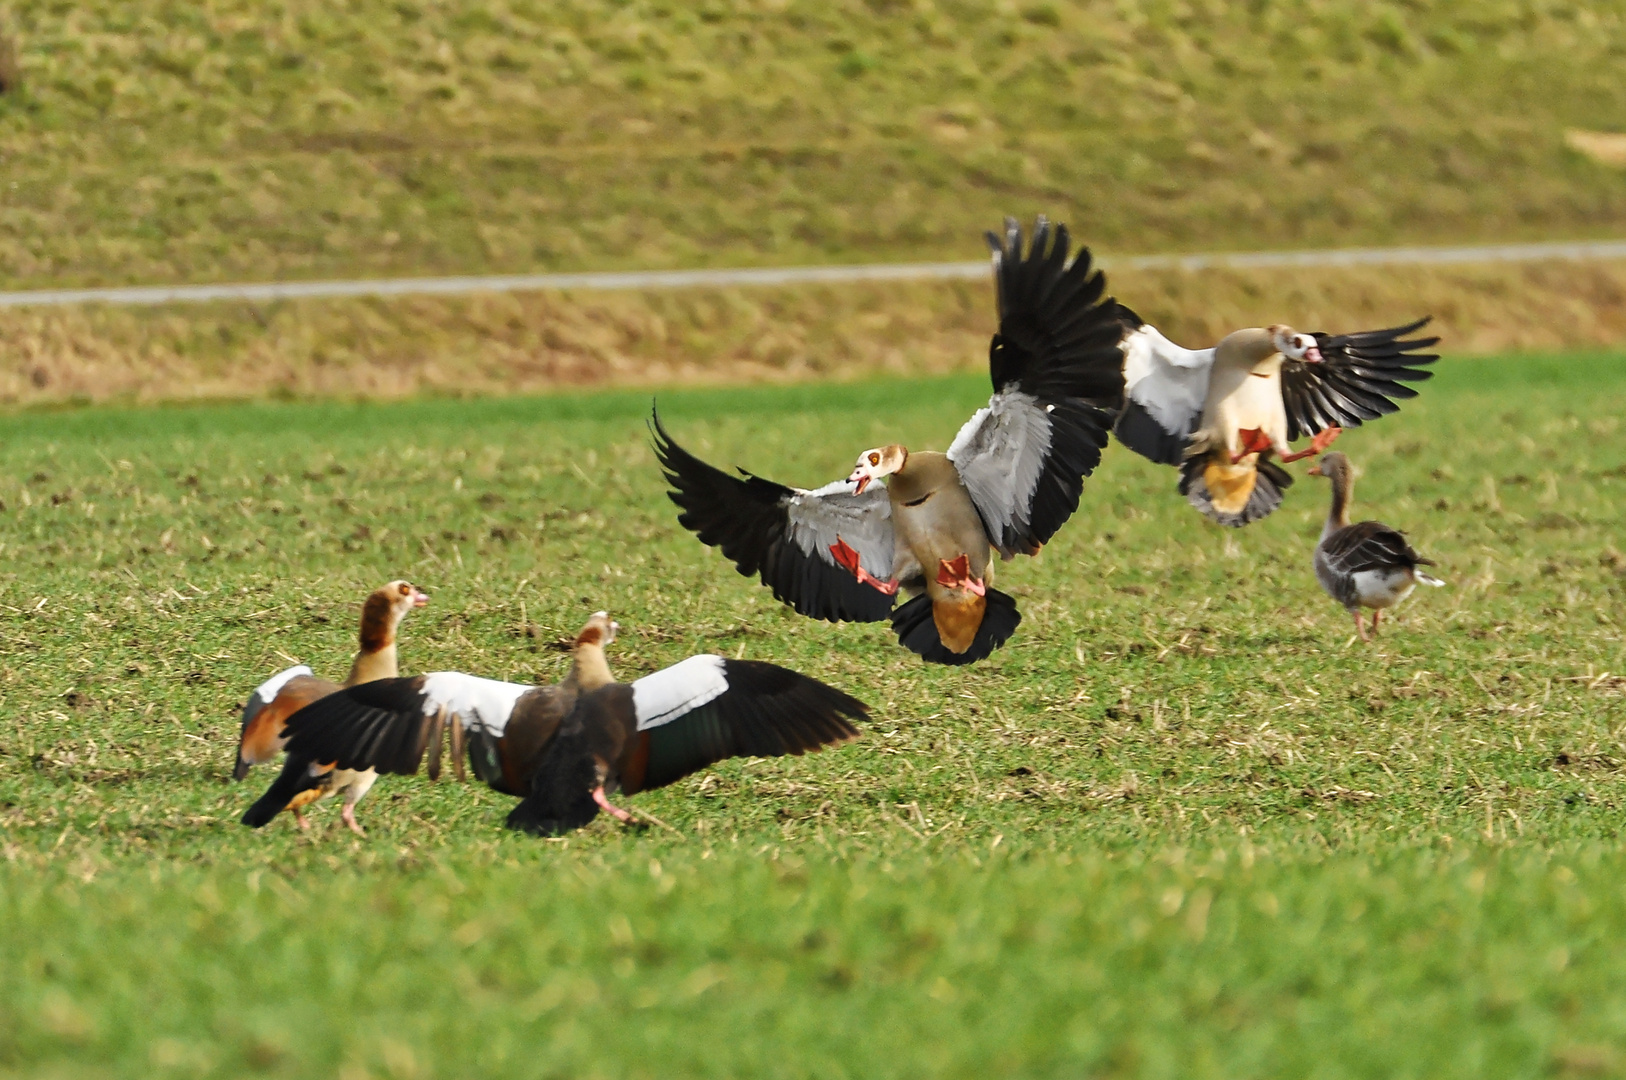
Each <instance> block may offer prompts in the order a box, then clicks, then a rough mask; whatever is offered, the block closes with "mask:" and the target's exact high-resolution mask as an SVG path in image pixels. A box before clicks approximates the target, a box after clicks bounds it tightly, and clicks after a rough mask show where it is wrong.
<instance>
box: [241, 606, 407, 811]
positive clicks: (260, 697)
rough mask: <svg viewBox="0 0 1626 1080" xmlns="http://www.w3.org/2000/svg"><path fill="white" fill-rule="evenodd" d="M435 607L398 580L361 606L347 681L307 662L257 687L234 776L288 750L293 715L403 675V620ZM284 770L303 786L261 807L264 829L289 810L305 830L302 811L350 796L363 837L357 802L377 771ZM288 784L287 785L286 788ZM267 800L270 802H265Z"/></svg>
mask: <svg viewBox="0 0 1626 1080" xmlns="http://www.w3.org/2000/svg"><path fill="white" fill-rule="evenodd" d="M427 603H429V597H428V596H426V595H425V594H424V593H423V592H421V591H419V589H418V588H417V587H416V586H414V585H413V584H412V583H411V582H410V581H392V582H390V583H389V584H388V585H385V586H384V587H383V588H381V589H377V590H375V591H374V592H373V593H372V594H371V595H370V596H368V597H367V599H366V601H365V602H364V603H363V604H362V605H361V642H360V648H359V649H357V651H356V658H355V659H354V660H353V661H351V663H350V674H349V675H347V676H345V680H344V682H343V683H332V682H328V681H327V680H326V679H318V678H316V677H315V675H313V674H312V673H311V669H310V668H309V667H307V666H306V665H304V664H296V665H295V666H293V667H291V668H288V669H287V670H286V671H281V672H278V673H277V674H276V675H273V676H272V677H271V678H269V679H267V680H266V681H265V682H263V683H261V684H260V685H259V686H258V687H256V688H255V690H254V693H253V694H251V695H250V696H249V699H248V704H247V705H245V706H244V707H243V729H242V734H241V735H240V737H239V738H238V743H237V765H236V768H234V769H233V770H232V778H233V779H234V780H241V779H243V777H245V776H247V775H248V771H249V769H250V768H252V767H253V766H255V765H260V764H264V763H265V762H268V761H270V760H272V759H273V758H275V757H276V756H277V754H279V753H281V752H282V749H283V747H284V744H286V743H287V741H288V736H287V731H286V724H287V720H288V717H290V716H292V715H293V714H294V713H296V712H298V711H299V710H300V709H302V708H304V707H305V706H306V705H309V704H311V703H312V702H314V701H319V700H321V699H322V698H324V697H327V696H328V695H329V694H334V693H337V692H338V691H340V690H342V689H343V688H344V687H347V686H356V685H358V684H360V683H365V682H371V681H373V680H374V679H393V678H395V676H397V675H399V674H400V666H399V664H398V662H397V659H396V650H395V637H396V631H397V630H399V629H400V626H401V620H403V619H405V618H406V617H407V614H408V613H409V612H411V611H412V609H414V608H420V607H423V606H424V605H425V604H427ZM284 772H285V773H287V774H289V775H290V776H291V777H297V778H299V779H300V781H301V783H300V785H299V786H298V787H297V789H295V790H293V791H292V792H291V793H290V795H289V798H288V799H285V800H284V801H283V802H282V803H281V804H280V805H277V806H271V805H269V804H267V805H266V806H263V807H262V806H261V805H260V804H259V803H256V804H255V807H256V809H255V810H251V813H255V815H256V817H259V816H263V817H264V820H263V821H260V822H259V824H261V825H263V824H265V823H266V822H268V821H270V820H271V819H272V818H274V817H276V815H277V814H279V813H281V812H282V811H283V810H288V811H291V812H292V813H293V815H294V820H295V821H297V822H298V823H299V827H300V828H301V829H304V828H308V827H309V823H308V822H307V821H306V820H305V815H304V814H303V813H302V812H301V811H302V810H303V809H304V808H305V807H306V806H308V805H310V804H311V803H313V802H317V801H318V800H320V799H325V798H328V797H329V796H332V795H336V794H339V793H341V792H342V793H343V794H344V809H343V810H342V811H341V815H340V816H341V817H342V818H343V819H344V823H345V825H346V826H348V827H349V828H350V830H351V831H352V832H355V833H358V834H359V833H361V831H362V830H361V826H360V825H358V824H356V803H358V802H360V801H361V798H362V796H364V795H366V794H367V789H368V788H370V787H371V786H372V784H373V781H374V780H375V779H377V777H376V776H375V775H374V774H372V773H355V772H350V771H348V770H335V769H334V768H333V767H332V766H331V765H321V764H317V763H313V762H310V761H306V760H303V759H301V760H298V761H296V760H294V759H293V758H290V759H289V760H288V762H287V763H286V764H285V765H284ZM287 786H288V785H286V784H285V785H284V788H286V787H287ZM261 802H264V800H261Z"/></svg>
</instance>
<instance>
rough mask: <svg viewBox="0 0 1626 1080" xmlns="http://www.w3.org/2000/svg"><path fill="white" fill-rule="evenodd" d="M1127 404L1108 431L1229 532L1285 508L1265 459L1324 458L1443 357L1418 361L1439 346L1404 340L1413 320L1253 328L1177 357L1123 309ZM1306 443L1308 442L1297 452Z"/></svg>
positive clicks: (1280, 478) (1276, 469)
mask: <svg viewBox="0 0 1626 1080" xmlns="http://www.w3.org/2000/svg"><path fill="white" fill-rule="evenodd" d="M1118 314H1119V319H1120V322H1121V323H1122V325H1123V333H1124V337H1123V351H1124V383H1125V401H1124V407H1123V411H1122V412H1121V413H1120V414H1119V416H1118V419H1117V422H1116V424H1115V425H1114V427H1113V431H1114V433H1115V434H1116V435H1117V436H1118V440H1119V441H1120V442H1122V443H1123V444H1124V445H1125V446H1127V447H1129V448H1130V449H1131V450H1133V451H1135V452H1136V453H1138V454H1140V455H1142V456H1143V457H1147V458H1150V459H1151V460H1152V461H1155V462H1158V463H1159V464H1163V465H1175V466H1178V467H1179V468H1180V470H1181V479H1180V493H1181V494H1182V495H1184V496H1186V499H1187V500H1188V501H1189V502H1190V503H1191V505H1193V506H1195V507H1196V508H1197V509H1198V510H1200V511H1201V512H1202V513H1203V514H1205V515H1206V516H1207V517H1208V518H1210V519H1211V520H1213V521H1216V522H1218V523H1219V524H1221V525H1227V526H1231V527H1233V528H1236V527H1240V526H1243V525H1246V524H1248V523H1250V522H1253V521H1258V520H1259V519H1260V518H1262V517H1264V516H1265V515H1267V514H1269V513H1270V512H1271V511H1272V510H1275V509H1276V507H1278V506H1280V505H1281V501H1282V492H1283V491H1284V490H1286V489H1287V488H1288V487H1289V486H1290V485H1291V484H1292V483H1293V478H1292V477H1291V476H1290V475H1288V473H1287V470H1285V469H1283V468H1281V466H1280V465H1278V464H1276V463H1275V462H1273V461H1271V460H1270V456H1271V455H1272V454H1274V455H1275V456H1276V457H1277V458H1278V459H1279V460H1280V461H1282V462H1289V461H1297V460H1298V459H1299V458H1303V457H1310V456H1312V455H1314V454H1319V453H1321V452H1322V451H1323V450H1325V449H1326V448H1327V446H1328V444H1330V443H1331V442H1332V441H1333V440H1334V439H1336V438H1337V437H1338V436H1339V434H1340V433H1341V432H1342V431H1343V429H1344V428H1346V427H1358V426H1360V424H1361V423H1362V422H1363V421H1366V420H1372V419H1375V418H1376V417H1379V416H1384V415H1387V414H1388V413H1392V412H1395V411H1397V410H1398V409H1399V406H1398V405H1396V404H1395V402H1394V399H1396V398H1400V399H1405V398H1413V397H1416V396H1417V391H1415V390H1413V389H1412V388H1411V387H1409V386H1406V385H1404V383H1407V382H1421V381H1422V380H1424V379H1428V378H1430V377H1432V375H1433V372H1430V371H1424V370H1421V367H1422V365H1426V364H1432V363H1433V362H1434V361H1435V360H1438V359H1439V356H1438V355H1437V354H1434V353H1420V352H1419V351H1418V350H1421V349H1426V348H1429V347H1430V346H1432V345H1434V344H1436V343H1437V342H1438V341H1439V340H1440V339H1439V338H1437V337H1427V338H1414V339H1411V340H1402V339H1404V338H1405V337H1406V335H1407V334H1411V333H1414V332H1416V331H1417V330H1420V329H1421V328H1422V327H1423V326H1424V325H1426V324H1427V323H1428V319H1427V318H1423V319H1419V320H1417V321H1416V322H1414V323H1409V324H1407V325H1405V326H1395V327H1390V328H1389V329H1387V330H1368V331H1364V332H1361V333H1357V334H1342V335H1336V336H1334V335H1330V334H1321V333H1317V334H1304V333H1300V332H1298V331H1297V330H1294V329H1293V328H1292V327H1291V326H1282V325H1276V326H1270V327H1265V328H1258V327H1254V328H1251V329H1247V330H1238V331H1237V332H1236V333H1234V334H1230V335H1229V336H1227V337H1226V338H1225V339H1224V340H1222V341H1221V342H1220V343H1219V344H1218V345H1216V346H1215V347H1214V348H1212V349H1198V350H1193V349H1183V348H1181V347H1180V346H1178V345H1176V344H1174V343H1173V342H1172V341H1170V340H1169V339H1168V338H1166V337H1164V336H1163V335H1162V334H1161V333H1159V332H1158V331H1157V329H1156V328H1155V327H1153V326H1149V325H1147V324H1146V323H1144V322H1142V320H1141V319H1140V317H1139V316H1138V315H1136V314H1135V313H1134V312H1133V311H1130V310H1129V309H1128V308H1126V307H1124V306H1123V305H1121V304H1120V305H1118ZM1303 435H1310V436H1313V438H1312V439H1311V441H1310V445H1309V446H1308V447H1306V448H1305V449H1303V450H1300V451H1298V452H1296V453H1295V452H1294V451H1293V449H1292V446H1291V443H1292V441H1293V440H1294V439H1297V438H1299V437H1300V436H1303Z"/></svg>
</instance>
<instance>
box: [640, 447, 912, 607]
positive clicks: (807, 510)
mask: <svg viewBox="0 0 1626 1080" xmlns="http://www.w3.org/2000/svg"><path fill="white" fill-rule="evenodd" d="M652 427H653V429H654V439H655V456H656V457H657V458H659V459H660V463H661V468H662V469H663V470H664V472H665V474H666V480H667V482H668V483H669V484H671V485H672V490H670V491H669V492H667V497H668V498H670V499H671V500H672V501H673V502H674V503H676V504H677V505H678V508H679V509H680V510H682V511H683V512H682V513H681V514H679V515H678V523H679V524H680V525H682V526H683V527H684V528H686V529H688V530H690V531H691V532H693V533H694V534H695V535H696V536H698V537H699V538H700V542H701V543H703V544H707V545H709V546H711V547H715V548H717V549H719V550H720V551H722V553H723V554H724V555H725V556H726V557H727V558H728V559H730V560H731V561H732V562H733V563H734V565H735V567H736V568H738V570H739V572H740V573H742V574H744V575H745V576H747V577H751V576H752V575H761V578H762V583H763V584H764V585H766V586H768V588H770V589H772V590H773V594H774V597H775V598H776V599H779V600H781V601H783V602H785V603H787V604H789V605H790V606H791V607H793V608H795V609H796V610H797V611H798V612H800V613H801V614H803V615H809V616H812V617H813V618H815V619H827V620H829V621H830V622H836V621H838V620H845V621H847V622H881V621H883V620H885V619H886V618H887V617H888V616H889V615H890V613H891V611H892V597H890V596H888V595H886V594H885V593H882V592H881V591H880V590H878V589H876V588H874V587H873V586H870V585H868V584H864V583H862V582H860V581H859V580H858V578H857V577H856V576H855V575H854V574H853V572H852V571H851V570H848V569H847V568H845V567H843V566H841V565H840V564H838V563H837V562H836V559H835V555H834V554H833V553H832V549H833V548H835V547H837V546H838V545H840V544H845V545H847V547H848V548H849V549H851V550H852V551H854V552H856V553H857V556H858V559H859V563H860V565H861V566H862V567H863V569H864V570H865V571H867V572H868V573H869V574H870V575H872V576H873V577H875V578H876V579H878V580H880V581H883V582H884V581H887V580H889V579H890V578H891V576H892V560H893V550H894V540H893V535H892V504H891V502H890V500H888V498H887V494H886V488H884V487H883V486H881V485H880V484H876V485H873V486H872V487H870V488H869V489H868V490H866V491H864V492H862V493H856V492H855V491H854V486H855V485H853V484H851V483H848V482H847V481H845V480H843V481H838V482H836V483H834V484H827V485H826V486H824V487H822V488H818V489H817V490H814V491H801V490H799V489H796V488H789V487H786V486H784V485H783V484H776V483H774V482H773V481H771V480H764V479H763V478H762V477H760V476H752V475H751V474H750V473H746V472H743V471H742V473H741V475H740V476H730V475H729V474H728V473H725V472H723V471H722V470H721V469H718V468H716V467H715V466H712V465H708V464H706V463H705V462H704V461H701V460H700V459H699V458H697V457H695V456H694V455H693V454H691V453H689V452H688V451H687V450H685V449H683V447H681V446H679V445H678V444H677V443H675V442H673V441H672V437H671V436H670V435H669V434H667V432H666V429H665V428H664V427H662V426H661V421H660V417H659V416H658V415H657V416H655V417H653V420H652Z"/></svg>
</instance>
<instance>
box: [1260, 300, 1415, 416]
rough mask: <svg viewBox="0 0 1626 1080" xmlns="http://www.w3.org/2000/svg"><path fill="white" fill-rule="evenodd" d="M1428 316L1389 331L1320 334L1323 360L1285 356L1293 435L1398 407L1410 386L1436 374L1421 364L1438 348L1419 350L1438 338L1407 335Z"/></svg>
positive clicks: (1284, 390) (1408, 394) (1409, 395)
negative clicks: (1396, 400) (1430, 350)
mask: <svg viewBox="0 0 1626 1080" xmlns="http://www.w3.org/2000/svg"><path fill="white" fill-rule="evenodd" d="M1428 321H1429V320H1428V319H1427V318H1422V319H1418V320H1417V321H1416V322H1414V323H1408V324H1406V325H1405V326H1392V327H1390V328H1389V329H1387V330H1367V331H1364V332H1362V333H1358V334H1338V335H1333V334H1316V335H1315V339H1316V345H1317V347H1318V348H1320V350H1321V362H1320V363H1306V362H1305V361H1302V360H1287V361H1284V362H1283V364H1282V401H1283V404H1285V405H1286V407H1287V437H1288V439H1289V440H1292V439H1297V438H1299V437H1301V436H1304V435H1314V434H1316V433H1318V432H1320V431H1323V430H1325V429H1327V428H1330V427H1359V426H1360V425H1361V423H1362V422H1363V421H1366V420H1373V419H1376V418H1377V417H1379V416H1387V415H1388V414H1389V413H1392V412H1398V411H1399V409H1400V406H1398V405H1396V404H1395V399H1397V398H1399V399H1401V400H1404V399H1406V398H1414V397H1416V396H1417V391H1415V390H1413V389H1412V388H1411V387H1409V386H1406V385H1405V384H1406V383H1409V382H1422V381H1423V380H1424V379H1430V378H1433V376H1434V373H1433V372H1432V371H1423V370H1421V368H1422V367H1423V365H1426V364H1432V363H1433V362H1434V361H1436V360H1438V359H1439V358H1440V357H1439V354H1438V353H1424V352H1420V351H1418V350H1421V349H1427V348H1431V347H1432V346H1434V345H1436V344H1438V343H1439V340H1440V339H1439V338H1438V337H1421V338H1412V339H1411V340H1409V341H1408V340H1403V339H1404V338H1405V337H1406V335H1407V334H1412V333H1415V332H1416V331H1418V330H1421V329H1422V328H1423V327H1424V326H1425V325H1427V323H1428Z"/></svg>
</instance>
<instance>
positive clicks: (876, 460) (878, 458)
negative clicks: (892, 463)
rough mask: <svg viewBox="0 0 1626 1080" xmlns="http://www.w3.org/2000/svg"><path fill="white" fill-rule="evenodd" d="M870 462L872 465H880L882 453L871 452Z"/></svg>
mask: <svg viewBox="0 0 1626 1080" xmlns="http://www.w3.org/2000/svg"><path fill="white" fill-rule="evenodd" d="M869 463H870V464H871V465H879V464H880V463H881V455H880V454H871V455H870V456H869Z"/></svg>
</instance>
